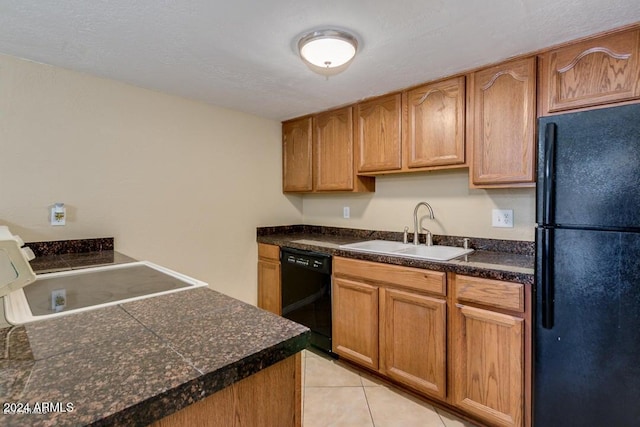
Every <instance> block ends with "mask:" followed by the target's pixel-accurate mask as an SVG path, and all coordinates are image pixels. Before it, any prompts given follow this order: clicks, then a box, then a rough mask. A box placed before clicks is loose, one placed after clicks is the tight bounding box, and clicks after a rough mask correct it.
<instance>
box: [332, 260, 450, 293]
mask: <svg viewBox="0 0 640 427" xmlns="http://www.w3.org/2000/svg"><path fill="white" fill-rule="evenodd" d="M333 272H334V274H337V275H343V276H350V277H357V278H359V279H364V280H371V281H373V282H376V283H385V284H389V285H395V286H399V287H403V288H407V289H413V290H416V291H422V292H431V293H434V294H437V295H445V294H446V289H447V286H446V284H447V279H446V274H445V273H443V272H440V271H431V270H422V269H419V268H411V267H401V266H397V265H389V264H383V263H379V262H369V261H360V260H355V259H348V258H340V257H334V258H333Z"/></svg>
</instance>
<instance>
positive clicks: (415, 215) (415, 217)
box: [413, 202, 436, 246]
mask: <svg viewBox="0 0 640 427" xmlns="http://www.w3.org/2000/svg"><path fill="white" fill-rule="evenodd" d="M420 206H426V207H427V209H429V218H430V219H435V218H436V217H435V216H434V215H433V209H431V205H430V204H429V203H427V202H420V203H418V204H417V205H416V208H415V209H414V210H413V244H414V245H417V244H418V232H419V231H420V230H419V229H418V209H419V208H420ZM424 230H425V231H426V232H427V241H426V245H427V246H433V239H432V236H431V231H429V230H427V229H426V228H425V229H424Z"/></svg>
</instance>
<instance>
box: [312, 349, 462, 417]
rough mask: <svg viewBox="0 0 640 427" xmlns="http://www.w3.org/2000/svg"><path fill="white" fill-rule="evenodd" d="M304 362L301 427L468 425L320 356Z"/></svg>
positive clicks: (326, 357)
mask: <svg viewBox="0 0 640 427" xmlns="http://www.w3.org/2000/svg"><path fill="white" fill-rule="evenodd" d="M302 363H303V377H302V381H303V384H304V387H303V426H304V427H330V426H331V427H342V426H344V427H395V426H398V427H413V426H416V427H472V424H469V423H466V422H464V421H462V420H461V419H459V418H457V417H455V416H454V415H451V414H449V413H447V412H445V411H443V410H441V409H436V408H434V407H433V406H431V405H429V404H428V403H425V402H423V401H421V400H419V399H416V398H414V397H413V396H410V395H408V394H406V393H403V392H402V391H401V390H399V389H397V388H395V387H393V386H391V385H388V384H386V383H384V382H382V381H379V380H377V379H376V378H375V377H371V376H368V375H367V374H366V373H361V372H359V371H357V370H355V369H354V368H352V367H350V366H348V365H346V364H344V363H342V362H340V361H339V360H334V359H331V358H330V357H328V356H326V355H324V354H321V353H315V352H312V351H308V350H305V351H304V352H303V356H302Z"/></svg>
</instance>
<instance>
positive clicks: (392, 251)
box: [340, 240, 473, 261]
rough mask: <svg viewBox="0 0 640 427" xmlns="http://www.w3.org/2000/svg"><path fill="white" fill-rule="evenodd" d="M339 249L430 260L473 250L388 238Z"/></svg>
mask: <svg viewBox="0 0 640 427" xmlns="http://www.w3.org/2000/svg"><path fill="white" fill-rule="evenodd" d="M340 249H349V250H354V251H359V252H369V253H376V254H384V255H395V256H405V257H409V258H419V259H426V260H432V261H449V260H451V259H453V258H457V257H459V256H462V255H467V254H470V253H471V252H473V249H465V248H459V247H456V246H440V245H434V246H424V245H418V246H416V245H414V244H412V243H410V244H404V243H401V242H392V241H389V240H368V241H364V242H357V243H350V244H348V245H340Z"/></svg>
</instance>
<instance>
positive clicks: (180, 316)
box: [0, 288, 308, 426]
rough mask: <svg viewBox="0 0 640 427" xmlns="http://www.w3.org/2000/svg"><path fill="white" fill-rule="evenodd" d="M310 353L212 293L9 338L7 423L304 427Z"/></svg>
mask: <svg viewBox="0 0 640 427" xmlns="http://www.w3.org/2000/svg"><path fill="white" fill-rule="evenodd" d="M307 342H308V329H307V328H305V327H303V326H301V325H298V324H296V323H294V322H291V321H289V320H287V319H284V318H282V317H279V316H276V315H273V314H271V313H268V312H265V311H263V310H261V309H258V308H256V307H254V306H252V305H249V304H246V303H243V302H241V301H238V300H235V299H233V298H230V297H228V296H225V295H223V294H220V293H218V292H216V291H213V290H211V289H208V288H198V289H193V290H189V291H184V292H178V293H174V294H169V295H163V296H157V297H153V298H148V299H144V300H139V301H133V302H128V303H123V304H119V305H115V306H110V307H104V308H100V309H96V310H92V311H87V312H81V313H77V314H70V315H67V316H63V317H60V318H56V319H51V320H45V321H40V322H34V323H30V324H26V325H23V326H14V327H11V328H4V329H1V330H0V343H1V344H2V346H3V347H2V348H3V349H4V355H3V356H2V359H0V401H1V402H2V404H3V413H2V414H1V415H0V424H1V425H4V426H24V425H30V426H48V425H56V426H66V425H69V426H71V425H73V426H77V425H96V426H97V425H149V424H152V423H154V422H156V423H157V425H158V426H171V425H196V424H198V425H206V424H205V422H207V423H209V424H208V425H229V423H230V421H231V420H234V421H235V422H236V425H251V424H252V421H251V420H256V419H261V420H263V421H264V422H266V424H263V425H274V426H275V425H278V426H281V425H292V426H293V425H299V424H300V417H301V413H300V411H301V408H300V381H301V379H300V355H299V352H300V351H301V350H302V349H303V348H305V347H306V345H307ZM36 410H38V411H39V412H46V413H45V414H35V413H30V414H28V413H19V412H36ZM194 420H197V421H194ZM194 423H195V424H194Z"/></svg>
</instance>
